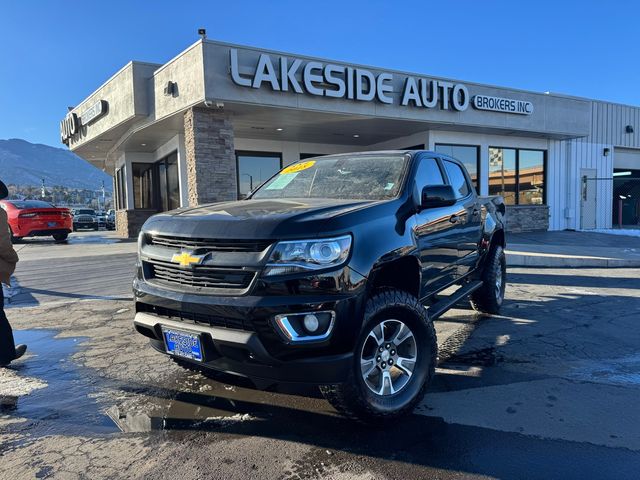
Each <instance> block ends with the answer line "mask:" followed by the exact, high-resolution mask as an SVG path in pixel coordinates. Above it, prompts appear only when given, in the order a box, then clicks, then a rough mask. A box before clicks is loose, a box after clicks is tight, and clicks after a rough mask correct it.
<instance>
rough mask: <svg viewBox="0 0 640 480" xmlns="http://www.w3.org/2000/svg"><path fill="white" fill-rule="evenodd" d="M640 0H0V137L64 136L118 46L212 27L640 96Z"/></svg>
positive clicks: (174, 42)
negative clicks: (64, 122) (70, 116)
mask: <svg viewBox="0 0 640 480" xmlns="http://www.w3.org/2000/svg"><path fill="white" fill-rule="evenodd" d="M639 18H640V2H636V1H633V0H629V1H622V0H608V1H593V0H582V1H569V0H566V1H563V0H555V1H547V0H544V1H536V2H533V1H531V2H526V1H516V0H510V1H492V0H484V1H479V0H475V1H474V0H457V1H455V2H453V1H446V0H440V1H437V2H436V1H431V0H423V1H413V2H402V1H375V0H370V1H358V2H356V1H352V2H349V1H345V0H343V1H340V2H333V1H324V2H303V1H275V0H274V1H265V0H262V1H255V2H250V1H241V0H234V1H224V2H222V1H211V0H210V1H201V2H195V1H190V0H179V1H176V0H174V1H164V0H155V1H149V2H142V1H134V0H129V1H120V0H111V1H105V2H98V1H91V2H79V1H75V2H51V1H36V0H33V1H21V2H18V1H15V2H13V1H12V2H5V3H4V5H3V6H2V12H1V14H0V45H1V48H0V139H6V138H24V139H26V140H29V141H32V142H36V143H45V144H49V145H53V146H61V145H60V143H59V127H58V123H59V121H60V119H61V118H62V117H63V116H64V114H65V113H66V107H67V106H68V105H76V104H77V103H78V102H79V101H80V100H82V99H83V98H85V97H86V96H87V95H88V94H89V93H91V92H92V91H93V90H95V89H96V88H97V87H98V86H100V84H102V83H103V82H104V81H105V80H106V79H107V78H108V77H109V76H111V75H112V74H113V73H115V72H116V71H117V70H118V69H120V68H121V67H122V66H123V65H124V64H126V63H127V62H128V61H129V60H142V61H150V62H158V63H162V62H165V61H167V60H169V59H171V58H172V57H173V56H175V55H176V54H177V53H179V52H180V51H181V50H183V49H184V48H186V47H187V46H188V45H190V44H191V43H193V42H194V41H196V40H197V38H198V36H197V29H198V27H205V28H206V29H207V32H208V36H209V38H212V39H217V40H222V41H227V42H233V43H239V44H248V45H254V46H258V47H263V48H269V49H275V50H282V51H286V52H292V53H299V54H307V55H314V56H319V57H326V58H330V59H334V60H342V61H345V62H356V63H361V64H368V65H373V66H378V67H383V68H389V69H399V70H406V71H411V72H416V73H422V74H426V75H435V76H444V77H451V78H454V79H460V80H465V81H474V82H480V83H489V84H495V85H503V86H511V87H517V88H523V89H528V90H534V91H540V92H543V91H552V92H558V93H567V94H570V95H576V96H584V97H591V98H598V99H603V100H610V101H614V102H621V103H628V104H633V105H640V52H639V51H638V50H639V48H638V47H639V46H640V40H639V38H640V37H639V36H638V30H639V28H640V25H639V24H638V19H639Z"/></svg>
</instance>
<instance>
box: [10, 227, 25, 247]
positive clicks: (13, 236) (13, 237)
mask: <svg viewBox="0 0 640 480" xmlns="http://www.w3.org/2000/svg"><path fill="white" fill-rule="evenodd" d="M9 233H10V234H11V243H20V242H21V241H22V237H16V236H15V235H14V234H13V230H11V227H9Z"/></svg>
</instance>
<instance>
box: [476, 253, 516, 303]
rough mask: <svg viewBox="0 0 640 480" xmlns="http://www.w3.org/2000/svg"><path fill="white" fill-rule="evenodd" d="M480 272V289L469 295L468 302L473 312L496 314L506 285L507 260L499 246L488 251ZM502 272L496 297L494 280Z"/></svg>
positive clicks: (502, 299)
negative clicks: (499, 288) (499, 289)
mask: <svg viewBox="0 0 640 480" xmlns="http://www.w3.org/2000/svg"><path fill="white" fill-rule="evenodd" d="M487 255H488V256H487V259H486V260H485V267H484V270H483V272H482V278H481V280H482V287H480V288H479V289H478V290H476V291H475V292H473V293H472V294H471V298H470V302H471V306H472V307H473V308H474V310H476V311H478V312H482V313H491V314H494V315H496V314H498V313H500V308H501V307H502V303H503V301H504V290H505V287H506V284H507V259H506V257H505V254H504V250H503V248H502V247H501V246H500V245H495V246H493V247H492V248H491V250H489V253H488V254H487ZM500 271H501V272H502V281H501V291H500V294H499V295H498V293H497V289H496V279H497V276H498V273H499V272H500Z"/></svg>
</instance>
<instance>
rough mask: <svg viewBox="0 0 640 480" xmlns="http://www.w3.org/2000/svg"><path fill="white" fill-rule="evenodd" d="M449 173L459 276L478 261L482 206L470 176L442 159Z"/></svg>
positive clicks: (460, 168)
mask: <svg viewBox="0 0 640 480" xmlns="http://www.w3.org/2000/svg"><path fill="white" fill-rule="evenodd" d="M442 163H443V165H444V169H445V171H446V172H447V177H448V179H449V184H450V185H451V186H452V187H453V190H454V192H456V197H457V198H458V201H457V202H456V205H455V206H456V208H455V210H456V211H455V213H454V215H455V218H452V219H451V220H452V221H454V224H455V229H454V230H455V232H456V238H457V241H458V262H457V263H458V272H457V273H458V276H463V275H465V274H467V273H468V272H469V271H470V270H471V269H473V268H474V267H475V265H476V263H477V261H478V246H479V243H480V239H481V237H482V221H481V215H480V204H479V203H478V197H477V196H476V194H475V192H474V190H473V188H472V187H471V182H470V181H469V178H468V175H466V174H465V172H464V170H463V169H462V167H461V166H460V165H458V164H457V163H455V162H452V161H450V160H447V159H442Z"/></svg>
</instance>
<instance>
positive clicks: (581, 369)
mask: <svg viewBox="0 0 640 480" xmlns="http://www.w3.org/2000/svg"><path fill="white" fill-rule="evenodd" d="M568 377H569V378H571V379H577V380H583V381H588V382H594V383H607V384H613V385H631V386H636V385H640V354H635V355H630V356H627V357H620V358H610V359H599V360H587V361H584V362H580V363H579V364H577V365H576V366H575V367H574V368H573V369H572V370H571V371H570V373H569V375H568Z"/></svg>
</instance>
